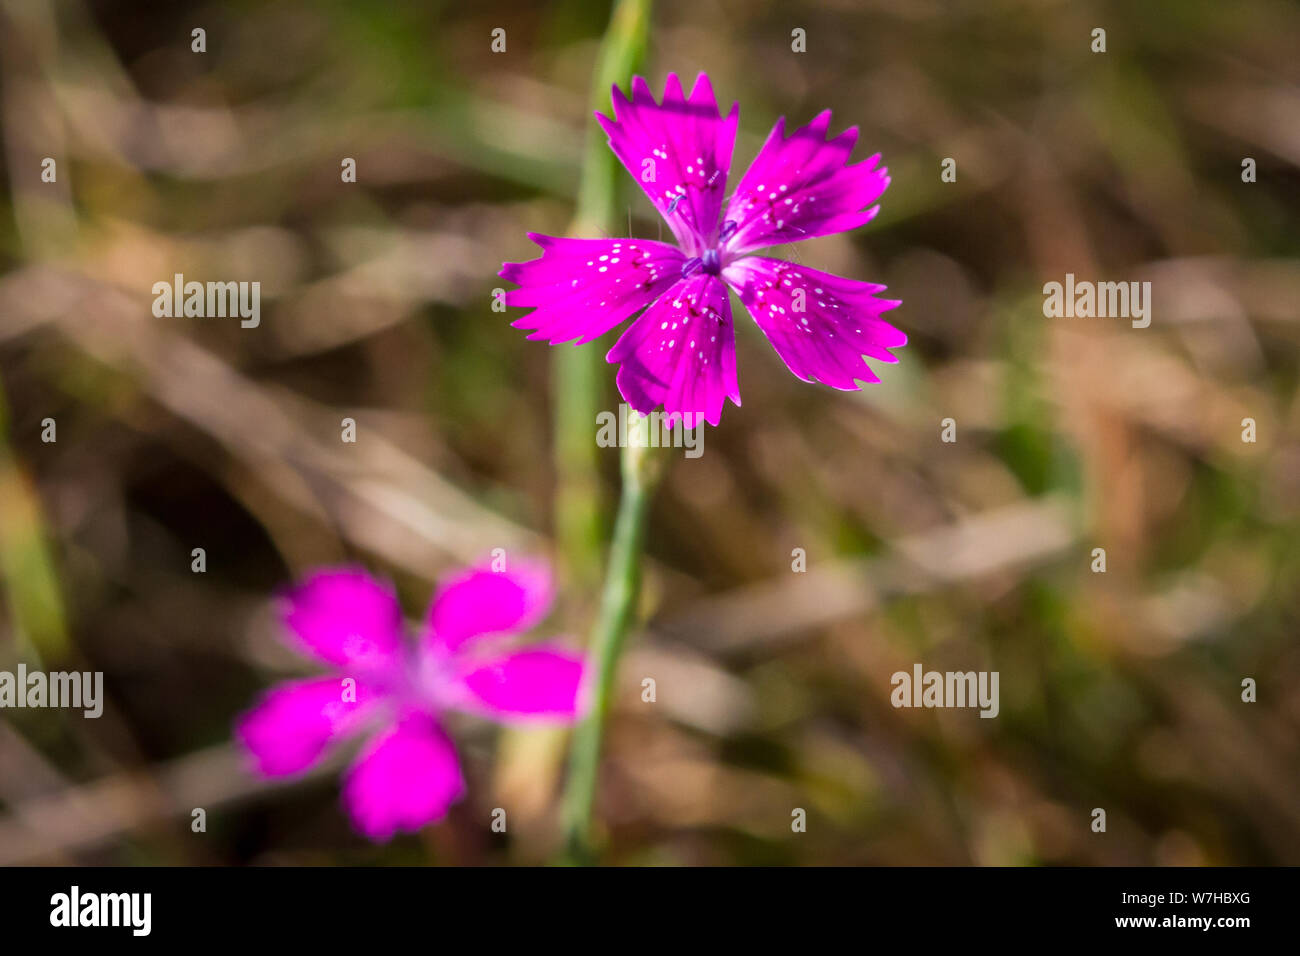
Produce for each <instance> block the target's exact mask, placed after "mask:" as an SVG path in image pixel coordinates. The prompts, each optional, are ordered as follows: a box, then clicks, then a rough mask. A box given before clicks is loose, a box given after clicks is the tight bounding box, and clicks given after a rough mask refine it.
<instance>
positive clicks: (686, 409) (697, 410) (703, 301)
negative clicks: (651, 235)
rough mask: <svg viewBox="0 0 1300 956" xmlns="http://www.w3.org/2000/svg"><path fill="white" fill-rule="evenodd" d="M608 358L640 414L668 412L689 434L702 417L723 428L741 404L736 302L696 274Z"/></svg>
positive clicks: (638, 324) (632, 330) (620, 387)
mask: <svg viewBox="0 0 1300 956" xmlns="http://www.w3.org/2000/svg"><path fill="white" fill-rule="evenodd" d="M605 358H606V360H607V361H609V362H617V363H620V366H619V370H618V377H617V381H618V390H619V391H620V392H621V393H622V395H623V398H625V399H626V400H627V402H628V404H629V405H631V406H632V407H633V408H635V409H636V410H637V411H638V412H641V413H642V414H649V413H650V412H651V411H652V410H653V409H655V408H656V407H658V406H659V405H663V407H664V411H665V412H666V413H667V416H668V420H669V421H670V422H673V421H682V422H684V424H685V425H686V426H687V427H688V428H690V427H694V426H696V425H697V424H698V423H699V419H700V417H703V418H704V419H705V420H706V421H707V422H709V424H711V425H716V424H718V421H719V419H720V418H721V416H722V406H723V405H724V404H726V400H727V398H728V397H730V399H731V400H732V402H734V403H735V404H736V405H739V404H740V385H739V384H738V383H737V381H736V340H735V334H734V330H733V328H732V324H731V302H730V300H729V299H728V298H727V287H726V286H725V285H723V283H722V282H721V281H720V280H719V279H718V277H717V276H711V275H707V274H704V273H697V274H696V275H694V276H691V277H690V278H689V279H683V280H681V281H680V282H678V283H677V285H675V286H673V287H672V288H671V289H669V290H668V292H666V293H665V294H664V295H663V296H662V297H661V298H660V299H659V300H658V301H657V302H655V303H654V305H652V306H650V308H648V309H646V311H645V312H644V314H642V316H641V317H640V318H639V319H637V320H636V321H635V322H633V323H632V324H631V325H629V326H628V327H627V330H626V331H625V332H624V333H623V335H622V337H621V338H620V339H619V340H618V342H616V343H615V345H614V347H613V348H612V349H610V350H609V354H608V355H606V356H605Z"/></svg>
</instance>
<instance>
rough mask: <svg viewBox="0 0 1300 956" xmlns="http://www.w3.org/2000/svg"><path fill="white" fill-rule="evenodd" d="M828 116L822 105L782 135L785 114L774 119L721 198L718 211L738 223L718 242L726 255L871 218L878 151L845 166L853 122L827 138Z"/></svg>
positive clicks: (879, 177)
mask: <svg viewBox="0 0 1300 956" xmlns="http://www.w3.org/2000/svg"><path fill="white" fill-rule="evenodd" d="M830 122H831V113H830V110H825V111H824V112H822V113H820V114H819V115H818V116H817V118H816V119H814V120H813V121H812V122H811V123H809V124H808V125H807V126H804V127H801V128H800V129H798V130H796V131H795V132H794V134H793V135H791V136H789V137H786V136H785V120H784V119H780V120H778V121H777V123H776V125H775V126H774V127H773V128H772V132H771V134H770V135H769V136H768V138H767V142H766V143H764V144H763V148H762V149H761V150H759V153H758V156H757V157H755V159H754V162H753V164H752V165H751V166H750V167H749V169H748V170H747V171H746V172H745V175H744V176H743V177H742V178H741V180H740V184H739V185H738V186H737V187H736V191H735V193H734V194H733V195H732V197H731V202H729V203H728V204H727V212H726V216H725V218H726V219H727V220H729V221H733V222H735V223H736V224H737V227H738V228H737V229H736V232H735V234H734V235H732V236H731V238H730V239H729V240H728V241H727V243H726V246H727V249H728V251H729V252H730V253H731V254H732V255H735V254H738V253H742V252H746V251H748V250H752V249H761V248H763V247H764V246H775V245H780V244H782V243H787V242H798V241H799V240H800V239H811V238H812V237H814V236H827V235H832V234H834V233H837V232H847V231H848V230H850V229H856V228H857V227H858V226H861V225H864V224H865V223H867V222H870V221H871V220H872V219H873V218H874V217H875V215H876V213H877V212H878V211H879V207H875V206H873V205H872V204H873V203H875V201H876V200H877V199H879V198H880V196H881V194H883V193H884V191H885V189H886V187H888V186H889V170H888V169H886V168H885V167H883V166H879V165H878V163H879V162H880V156H879V154H877V155H875V156H872V157H870V158H869V159H867V160H866V161H864V162H861V163H855V164H853V165H848V161H849V155H850V154H851V153H852V152H853V144H854V143H856V142H857V139H858V130H857V127H850V128H849V129H847V130H845V131H844V132H843V133H841V134H840V135H839V136H836V137H835V138H834V139H831V140H829V141H827V139H826V134H827V131H828V130H829V128H830Z"/></svg>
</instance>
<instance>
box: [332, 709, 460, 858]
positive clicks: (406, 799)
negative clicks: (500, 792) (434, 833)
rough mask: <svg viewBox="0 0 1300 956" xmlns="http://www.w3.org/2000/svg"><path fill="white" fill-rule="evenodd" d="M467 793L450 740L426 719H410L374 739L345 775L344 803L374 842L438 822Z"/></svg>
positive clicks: (419, 716) (411, 716)
mask: <svg viewBox="0 0 1300 956" xmlns="http://www.w3.org/2000/svg"><path fill="white" fill-rule="evenodd" d="M464 793H465V779H464V777H462V776H461V772H460V763H459V761H458V760H457V759H456V748H455V747H454V746H453V745H452V742H451V738H449V737H448V736H447V734H446V732H445V731H444V730H443V729H442V728H441V727H440V726H438V724H437V722H436V721H435V720H434V719H433V718H432V717H430V716H428V715H427V714H422V713H412V714H408V715H407V716H406V717H405V718H404V719H403V720H402V721H401V722H400V723H398V724H397V726H396V727H394V728H392V729H391V730H389V731H388V732H386V733H384V734H383V735H382V736H380V737H379V738H377V739H376V740H375V741H374V742H373V743H372V744H371V745H370V746H369V747H367V748H366V751H365V753H363V754H362V755H361V757H360V758H359V759H358V760H357V762H356V763H355V764H354V765H353V766H352V768H351V769H350V770H349V771H348V773H347V776H346V777H345V778H344V781H343V803H344V804H345V805H346V806H347V808H348V812H349V813H350V814H351V816H352V820H353V822H354V823H355V824H356V826H357V829H359V830H360V831H361V832H362V833H363V834H365V835H366V836H367V837H369V838H370V839H371V840H375V841H376V842H382V841H384V840H388V839H390V838H391V837H392V835H393V834H394V833H395V832H397V831H398V830H406V831H410V832H414V831H416V830H418V829H420V828H421V827H422V826H424V825H425V824H427V823H432V822H433V821H435V820H439V819H441V818H442V817H443V816H445V815H446V813H447V808H448V807H450V806H451V805H452V804H453V803H455V802H456V801H457V800H459V799H460V798H461V796H462V795H463V794H464Z"/></svg>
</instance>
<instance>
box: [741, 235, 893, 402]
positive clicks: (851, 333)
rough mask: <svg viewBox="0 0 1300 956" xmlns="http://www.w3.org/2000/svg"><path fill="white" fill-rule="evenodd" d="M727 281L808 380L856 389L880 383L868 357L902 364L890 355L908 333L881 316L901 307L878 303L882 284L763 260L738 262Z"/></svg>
mask: <svg viewBox="0 0 1300 956" xmlns="http://www.w3.org/2000/svg"><path fill="white" fill-rule="evenodd" d="M722 275H723V278H724V279H726V280H727V282H728V283H729V284H730V285H731V287H732V288H733V289H735V290H736V292H737V293H738V294H739V296H740V301H741V302H743V303H744V304H745V307H746V308H747V309H749V314H750V315H752V316H753V317H754V321H755V322H757V323H758V327H759V328H760V329H762V330H763V334H764V335H766V336H767V338H768V341H769V342H771V343H772V347H773V348H775V349H776V351H777V354H778V355H780V356H781V358H782V360H784V362H785V364H786V366H787V367H788V368H789V369H790V371H791V372H793V373H794V374H795V375H797V376H798V377H799V378H801V379H803V380H804V381H806V382H820V383H822V384H823V385H829V386H831V387H832V388H839V389H844V390H849V391H852V390H856V389H858V388H859V387H860V386H859V385H858V380H861V381H864V382H875V381H879V378H878V377H877V375H876V374H875V373H874V372H873V371H871V368H870V366H868V365H867V363H866V362H865V361H863V359H862V356H864V355H869V356H871V357H872V358H875V359H879V360H881V361H883V362H896V361H898V359H896V358H895V357H894V355H893V354H892V353H891V352H890V351H889V349H893V348H899V347H900V346H903V345H906V344H907V336H906V335H904V334H903V333H902V332H901V331H899V330H898V329H896V328H894V327H893V326H892V325H890V324H889V323H888V322H885V321H884V320H883V319H881V318H880V316H881V313H883V312H885V311H887V310H889V309H892V308H894V307H896V306H897V305H898V304H899V303H898V302H897V301H895V300H892V299H881V298H877V296H876V293H878V292H883V291H884V289H885V287H884V286H882V285H873V284H871V283H867V282H855V281H853V280H852V279H844V278H841V277H839V276H834V275H831V274H830V273H827V272H819V271H818V270H816V269H809V268H808V267H806V266H801V265H797V264H795V263H792V262H786V261H784V260H782V259H769V258H766V257H763V256H750V257H748V258H745V259H740V260H738V261H736V262H733V263H732V264H731V265H729V266H727V267H726V268H725V269H724V270H723V272H722Z"/></svg>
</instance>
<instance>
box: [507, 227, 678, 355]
mask: <svg viewBox="0 0 1300 956" xmlns="http://www.w3.org/2000/svg"><path fill="white" fill-rule="evenodd" d="M528 238H530V239H532V240H533V242H535V243H537V244H538V245H539V246H541V247H542V257H541V258H540V259H533V260H532V261H531V262H507V263H506V264H505V265H504V266H502V268H501V272H500V273H499V274H500V276H501V278H503V279H506V280H508V281H510V282H517V283H519V285H520V286H521V288H518V289H512V290H510V291H509V292H507V293H506V305H517V306H525V307H531V308H532V309H533V311H532V312H530V313H528V314H527V315H525V316H524V317H523V318H521V319H517V320H515V321H514V322H513V323H511V324H512V325H513V326H514V327H515V328H517V329H533V330H534V331H533V333H532V334H531V335H529V336H528V337H529V338H530V339H543V340H545V341H547V342H550V343H551V344H552V345H558V344H559V343H561V342H574V341H575V340H576V344H578V345H581V344H583V343H584V342H590V341H591V340H592V339H595V338H599V337H600V336H602V335H604V334H605V333H606V332H608V331H609V330H610V329H612V328H613V327H614V326H616V325H618V324H619V323H620V322H622V321H623V320H624V319H626V318H628V317H629V316H631V315H634V314H635V313H637V312H640V311H641V310H642V309H644V308H645V307H646V306H647V305H649V304H650V303H651V302H653V301H654V300H655V299H656V298H657V297H658V296H659V294H660V293H661V292H663V291H664V290H665V289H667V288H668V287H669V286H671V285H672V284H673V283H674V282H676V281H677V280H678V279H679V278H681V267H682V262H683V261H684V260H685V258H686V257H685V256H684V255H683V254H682V251H681V250H680V249H678V248H677V247H676V246H670V245H669V244H668V243H666V242H654V241H653V240H649V239H559V238H556V237H554V236H543V235H540V234H538V233H531V232H530V233H529V234H528Z"/></svg>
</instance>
